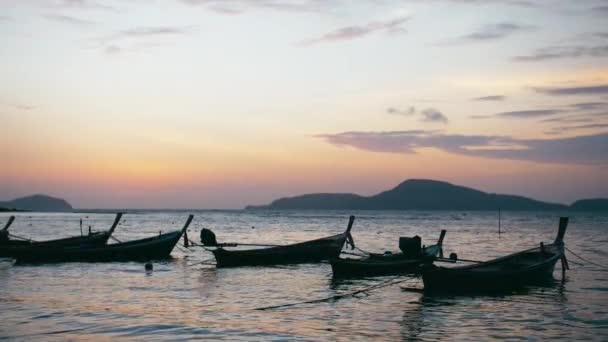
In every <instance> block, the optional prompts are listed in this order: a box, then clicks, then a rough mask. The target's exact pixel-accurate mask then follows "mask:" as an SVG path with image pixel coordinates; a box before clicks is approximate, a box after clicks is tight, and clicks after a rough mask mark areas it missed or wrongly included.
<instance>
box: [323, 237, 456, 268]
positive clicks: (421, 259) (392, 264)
mask: <svg viewBox="0 0 608 342" xmlns="http://www.w3.org/2000/svg"><path fill="white" fill-rule="evenodd" d="M445 233H446V231H445V230H442V231H441V234H440V235H439V240H438V241H437V244H436V245H432V246H428V247H424V248H423V249H422V250H421V251H420V254H419V255H417V256H412V255H405V254H403V253H398V254H389V255H385V254H371V255H369V256H368V257H365V258H361V259H352V258H345V259H341V258H336V259H332V260H331V261H330V262H331V269H332V271H333V277H334V278H356V277H373V276H383V275H394V274H419V273H420V272H421V271H422V270H423V269H424V268H426V267H428V266H430V265H431V264H432V263H433V260H435V258H436V257H437V256H438V255H440V254H442V252H441V251H442V245H443V239H444V237H445Z"/></svg>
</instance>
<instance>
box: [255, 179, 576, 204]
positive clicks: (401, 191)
mask: <svg viewBox="0 0 608 342" xmlns="http://www.w3.org/2000/svg"><path fill="white" fill-rule="evenodd" d="M568 208H569V207H568V206H567V205H563V204H557V203H548V202H541V201H537V200H534V199H531V198H527V197H523V196H515V195H501V194H492V193H486V192H483V191H480V190H476V189H472V188H467V187H464V186H458V185H454V184H450V183H447V182H442V181H436V180H428V179H410V180H406V181H404V182H402V183H401V184H399V185H397V186H396V187H395V188H393V189H391V190H387V191H384V192H381V193H379V194H377V195H374V196H369V197H365V196H359V195H356V194H331V193H319V194H307V195H302V196H295V197H285V198H280V199H278V200H275V201H273V202H272V203H270V204H269V205H262V206H248V207H247V208H246V209H363V210H498V209H502V210H566V209H568Z"/></svg>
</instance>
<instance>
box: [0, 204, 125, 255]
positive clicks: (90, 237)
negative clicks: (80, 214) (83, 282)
mask: <svg viewBox="0 0 608 342" xmlns="http://www.w3.org/2000/svg"><path fill="white" fill-rule="evenodd" d="M121 217H122V213H117V214H116V218H114V223H112V226H111V227H110V229H109V230H107V231H101V232H89V234H87V235H81V236H73V237H67V238H63V239H55V240H46V241H34V240H30V239H24V238H19V237H15V235H13V234H11V233H9V230H8V229H9V227H10V226H11V225H12V223H13V222H14V221H15V216H11V217H9V219H8V221H7V222H6V224H5V226H4V228H2V230H0V257H12V253H13V252H14V250H15V248H30V249H32V248H39V247H69V246H83V247H94V246H103V245H105V244H106V243H107V242H108V239H109V238H110V236H111V235H112V233H114V230H115V229H116V227H117V226H118V222H120V219H121Z"/></svg>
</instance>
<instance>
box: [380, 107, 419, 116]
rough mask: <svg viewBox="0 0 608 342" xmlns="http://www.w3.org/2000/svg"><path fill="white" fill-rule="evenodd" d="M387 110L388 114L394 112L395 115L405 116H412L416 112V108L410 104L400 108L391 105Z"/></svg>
mask: <svg viewBox="0 0 608 342" xmlns="http://www.w3.org/2000/svg"><path fill="white" fill-rule="evenodd" d="M386 112H387V113H388V114H394V115H403V116H412V115H414V114H416V108H415V107H412V106H410V107H409V108H407V109H398V108H395V107H389V108H387V109H386Z"/></svg>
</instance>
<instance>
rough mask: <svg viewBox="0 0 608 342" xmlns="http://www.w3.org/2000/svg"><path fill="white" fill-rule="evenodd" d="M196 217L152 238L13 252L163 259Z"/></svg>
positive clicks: (54, 257)
mask: <svg viewBox="0 0 608 342" xmlns="http://www.w3.org/2000/svg"><path fill="white" fill-rule="evenodd" d="M193 218H194V215H190V216H188V220H187V221H186V223H185V224H184V227H183V228H182V229H181V230H178V231H174V232H170V233H165V234H159V235H158V236H154V237H150V238H145V239H140V240H133V241H127V242H120V243H113V244H107V245H104V246H96V247H91V246H82V245H81V246H77V247H57V246H43V247H40V246H39V247H35V248H30V247H24V248H15V250H14V253H13V254H14V257H15V259H17V262H18V263H45V262H68V261H87V262H101V261H130V260H133V261H135V260H142V261H147V260H156V259H163V258H168V257H169V256H170V254H171V251H172V250H173V248H174V247H175V245H176V244H177V242H178V241H179V239H180V238H181V237H182V235H184V233H185V232H186V229H188V226H189V225H190V222H192V219H193Z"/></svg>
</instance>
